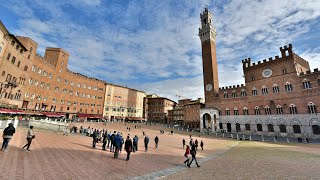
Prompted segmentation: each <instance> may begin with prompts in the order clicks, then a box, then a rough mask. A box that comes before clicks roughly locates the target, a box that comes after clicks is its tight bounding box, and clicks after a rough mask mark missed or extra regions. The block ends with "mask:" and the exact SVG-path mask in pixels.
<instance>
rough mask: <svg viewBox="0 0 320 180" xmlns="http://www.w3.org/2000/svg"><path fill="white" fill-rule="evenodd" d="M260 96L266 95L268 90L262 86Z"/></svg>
mask: <svg viewBox="0 0 320 180" xmlns="http://www.w3.org/2000/svg"><path fill="white" fill-rule="evenodd" d="M261 90H262V94H263V95H267V94H268V88H267V87H266V86H262V89H261Z"/></svg>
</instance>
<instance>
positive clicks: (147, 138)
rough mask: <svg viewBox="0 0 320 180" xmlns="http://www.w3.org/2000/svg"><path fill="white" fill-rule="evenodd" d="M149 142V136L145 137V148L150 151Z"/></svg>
mask: <svg viewBox="0 0 320 180" xmlns="http://www.w3.org/2000/svg"><path fill="white" fill-rule="evenodd" d="M148 144H149V137H148V136H145V137H144V148H145V151H146V152H147V151H148Z"/></svg>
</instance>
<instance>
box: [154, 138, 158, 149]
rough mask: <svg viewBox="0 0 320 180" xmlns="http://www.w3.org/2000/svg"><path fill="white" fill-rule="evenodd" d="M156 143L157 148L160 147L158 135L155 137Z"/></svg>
mask: <svg viewBox="0 0 320 180" xmlns="http://www.w3.org/2000/svg"><path fill="white" fill-rule="evenodd" d="M154 143H155V145H156V149H157V148H158V143H159V138H158V136H156V137H155V138H154Z"/></svg>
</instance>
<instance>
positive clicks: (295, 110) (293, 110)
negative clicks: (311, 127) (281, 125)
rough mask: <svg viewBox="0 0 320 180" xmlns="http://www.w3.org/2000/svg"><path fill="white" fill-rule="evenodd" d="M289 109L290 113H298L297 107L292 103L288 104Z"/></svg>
mask: <svg viewBox="0 0 320 180" xmlns="http://www.w3.org/2000/svg"><path fill="white" fill-rule="evenodd" d="M289 110H290V114H297V113H298V111H297V107H296V105H294V104H290V106H289Z"/></svg>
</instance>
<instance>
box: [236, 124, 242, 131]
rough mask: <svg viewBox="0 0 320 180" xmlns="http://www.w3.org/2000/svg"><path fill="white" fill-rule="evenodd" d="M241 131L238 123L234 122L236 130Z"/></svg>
mask: <svg viewBox="0 0 320 180" xmlns="http://www.w3.org/2000/svg"><path fill="white" fill-rule="evenodd" d="M240 131H241V127H240V124H239V123H236V132H240Z"/></svg>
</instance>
